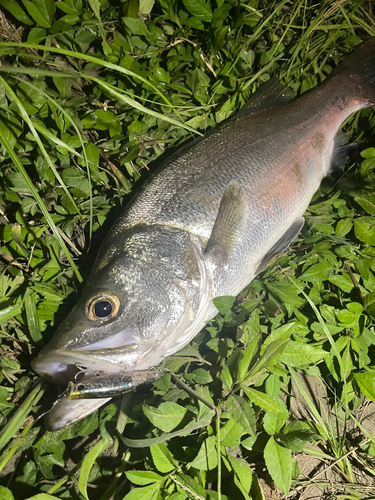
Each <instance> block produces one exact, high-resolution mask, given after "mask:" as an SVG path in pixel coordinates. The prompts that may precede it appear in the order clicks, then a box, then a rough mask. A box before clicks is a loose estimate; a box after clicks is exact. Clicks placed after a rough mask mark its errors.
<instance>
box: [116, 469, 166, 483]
mask: <svg viewBox="0 0 375 500" xmlns="http://www.w3.org/2000/svg"><path fill="white" fill-rule="evenodd" d="M125 475H126V477H127V478H128V479H129V481H130V482H132V483H133V484H136V485H137V486H144V485H145V484H154V483H156V482H158V481H161V480H162V479H163V477H162V476H160V475H159V474H157V473H156V472H152V471H149V470H127V471H125Z"/></svg>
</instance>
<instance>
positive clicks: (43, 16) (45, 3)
mask: <svg viewBox="0 0 375 500" xmlns="http://www.w3.org/2000/svg"><path fill="white" fill-rule="evenodd" d="M22 2H23V4H24V6H25V7H26V9H27V11H28V13H29V14H30V16H31V17H32V18H33V19H34V21H35V22H36V23H37V24H38V25H39V26H41V27H42V28H50V27H51V26H52V21H53V15H54V13H55V10H56V6H55V2H54V0H32V1H30V0H22Z"/></svg>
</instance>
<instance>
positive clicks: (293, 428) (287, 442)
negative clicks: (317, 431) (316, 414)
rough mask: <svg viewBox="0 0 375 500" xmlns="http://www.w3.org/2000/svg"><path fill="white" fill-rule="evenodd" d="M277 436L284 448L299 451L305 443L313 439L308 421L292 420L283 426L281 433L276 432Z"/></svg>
mask: <svg viewBox="0 0 375 500" xmlns="http://www.w3.org/2000/svg"><path fill="white" fill-rule="evenodd" d="M278 438H279V439H280V441H281V442H282V444H283V445H284V446H285V447H286V448H289V449H290V450H293V451H299V452H301V451H303V450H304V448H305V446H306V443H308V442H309V441H311V440H312V439H315V435H314V433H313V432H312V431H311V427H310V425H309V423H308V422H302V421H301V420H293V421H292V422H290V423H289V424H287V425H286V426H285V427H284V429H283V431H282V433H280V434H278Z"/></svg>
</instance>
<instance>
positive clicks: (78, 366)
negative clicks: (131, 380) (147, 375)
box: [31, 343, 140, 385]
mask: <svg viewBox="0 0 375 500" xmlns="http://www.w3.org/2000/svg"><path fill="white" fill-rule="evenodd" d="M90 347H92V346H90ZM98 347H99V346H98ZM139 354H140V353H139V345H138V343H132V344H128V345H125V346H121V347H109V348H104V347H102V348H100V347H99V348H95V347H93V348H92V349H91V348H90V349H87V348H86V349H85V347H84V348H83V349H75V350H65V349H59V350H46V352H43V351H42V352H41V353H40V354H39V356H38V357H37V358H36V359H34V360H33V361H32V362H31V367H32V369H33V370H34V371H35V372H37V373H38V374H39V375H41V376H43V377H46V378H48V379H49V380H50V381H51V382H54V383H55V384H59V385H67V384H68V383H69V382H70V381H77V380H78V377H79V376H84V377H85V376H86V375H92V374H93V373H95V374H98V373H100V374H107V373H119V372H125V371H129V370H130V371H131V370H133V369H134V366H135V364H136V362H137V361H138V359H139ZM81 374H82V375H81Z"/></svg>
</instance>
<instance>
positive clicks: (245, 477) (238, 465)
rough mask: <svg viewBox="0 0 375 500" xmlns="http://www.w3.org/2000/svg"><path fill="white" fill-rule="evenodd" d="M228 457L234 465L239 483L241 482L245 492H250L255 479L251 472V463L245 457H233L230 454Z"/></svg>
mask: <svg viewBox="0 0 375 500" xmlns="http://www.w3.org/2000/svg"><path fill="white" fill-rule="evenodd" d="M227 458H228V460H229V463H230V464H231V466H232V467H233V470H234V472H235V475H236V476H237V478H238V480H239V483H240V484H241V486H242V487H243V489H244V490H245V492H246V493H249V491H250V488H251V483H252V480H253V474H252V472H251V468H250V465H249V464H248V463H247V462H246V460H244V459H243V458H237V457H232V456H231V455H229V454H228V455H227Z"/></svg>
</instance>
